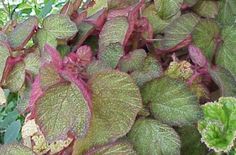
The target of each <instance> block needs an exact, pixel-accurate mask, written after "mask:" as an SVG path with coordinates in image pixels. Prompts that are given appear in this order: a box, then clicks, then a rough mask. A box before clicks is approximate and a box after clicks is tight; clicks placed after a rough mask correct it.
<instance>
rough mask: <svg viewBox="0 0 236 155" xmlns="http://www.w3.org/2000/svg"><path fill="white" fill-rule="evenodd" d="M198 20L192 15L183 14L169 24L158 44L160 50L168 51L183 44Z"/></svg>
mask: <svg viewBox="0 0 236 155" xmlns="http://www.w3.org/2000/svg"><path fill="white" fill-rule="evenodd" d="M198 21H199V18H198V17H197V16H196V15H194V14H192V13H188V14H184V15H182V16H180V17H179V18H177V19H175V20H174V21H173V22H172V23H170V24H169V25H168V26H167V27H166V28H165V30H164V34H165V35H164V38H163V39H162V40H161V42H160V48H161V49H164V50H166V49H170V48H173V47H175V46H177V45H178V44H180V43H181V42H183V41H184V40H185V39H186V38H187V37H188V36H189V35H190V34H191V33H192V31H193V30H194V27H195V26H196V25H197V23H198Z"/></svg>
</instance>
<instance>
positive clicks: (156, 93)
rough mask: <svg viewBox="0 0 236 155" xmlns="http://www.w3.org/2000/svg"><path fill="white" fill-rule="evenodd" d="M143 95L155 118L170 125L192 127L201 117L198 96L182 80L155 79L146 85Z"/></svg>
mask: <svg viewBox="0 0 236 155" xmlns="http://www.w3.org/2000/svg"><path fill="white" fill-rule="evenodd" d="M141 94H142V97H143V102H144V103H145V104H150V108H151V112H152V114H153V115H154V117H155V118H156V119H159V120H161V121H162V122H164V123H167V124H169V125H178V126H182V125H190V124H192V123H195V122H197V121H198V120H199V118H200V116H201V110H200V105H199V104H198V99H197V96H196V95H194V94H192V93H191V91H190V89H189V88H188V86H187V84H185V82H183V81H181V80H176V79H172V78H169V77H162V78H160V79H155V80H153V81H150V82H148V83H147V84H145V85H144V87H143V88H142V90H141Z"/></svg>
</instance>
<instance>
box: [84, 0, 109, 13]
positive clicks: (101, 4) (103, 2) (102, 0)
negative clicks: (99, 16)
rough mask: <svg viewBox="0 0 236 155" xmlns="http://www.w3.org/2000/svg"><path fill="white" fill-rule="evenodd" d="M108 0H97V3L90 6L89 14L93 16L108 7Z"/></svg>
mask: <svg viewBox="0 0 236 155" xmlns="http://www.w3.org/2000/svg"><path fill="white" fill-rule="evenodd" d="M107 5H108V4H107V0H95V4H94V5H93V6H92V7H89V8H88V16H91V15H93V14H95V13H97V12H98V11H100V10H102V9H103V8H107V7H108V6H107Z"/></svg>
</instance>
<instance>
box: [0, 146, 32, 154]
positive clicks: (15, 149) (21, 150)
mask: <svg viewBox="0 0 236 155" xmlns="http://www.w3.org/2000/svg"><path fill="white" fill-rule="evenodd" d="M0 151H1V154H4V155H34V153H33V152H32V151H31V150H30V148H28V147H26V146H23V145H22V144H9V145H2V146H1V147H0Z"/></svg>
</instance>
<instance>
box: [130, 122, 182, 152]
mask: <svg viewBox="0 0 236 155" xmlns="http://www.w3.org/2000/svg"><path fill="white" fill-rule="evenodd" d="M128 137H129V139H130V141H131V142H132V144H133V145H134V149H135V150H136V151H137V153H138V154H139V155H147V154H156V155H159V154H161V155H180V139H179V136H178V134H177V133H176V132H175V130H174V129H173V128H171V127H169V126H168V125H166V124H162V123H160V122H158V121H156V120H151V119H143V120H138V121H136V122H135V124H134V126H133V127H132V129H131V131H130V133H129V134H128Z"/></svg>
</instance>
